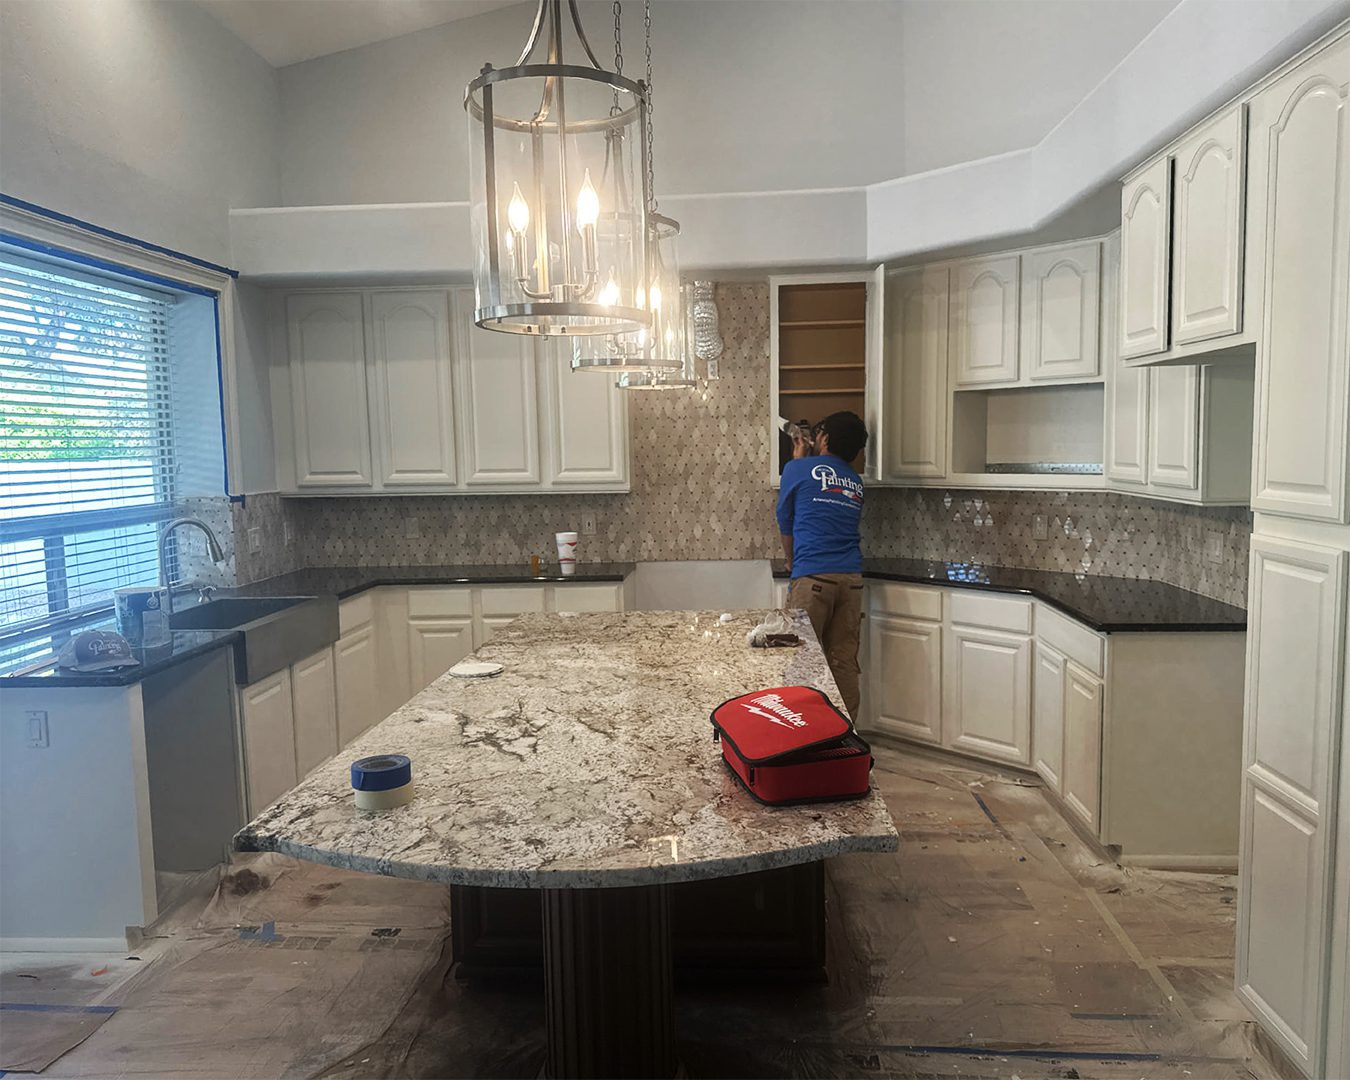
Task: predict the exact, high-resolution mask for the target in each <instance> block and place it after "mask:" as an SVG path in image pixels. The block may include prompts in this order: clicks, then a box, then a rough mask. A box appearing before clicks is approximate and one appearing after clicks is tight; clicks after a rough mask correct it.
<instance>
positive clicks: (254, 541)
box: [248, 525, 262, 554]
mask: <svg viewBox="0 0 1350 1080" xmlns="http://www.w3.org/2000/svg"><path fill="white" fill-rule="evenodd" d="M248 549H249V551H251V552H253V553H255V554H256V553H257V552H259V551H261V550H262V529H261V528H259V527H258V526H257V525H254V526H253V528H251V529H249V531H248Z"/></svg>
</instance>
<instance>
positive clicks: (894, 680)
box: [870, 610, 942, 743]
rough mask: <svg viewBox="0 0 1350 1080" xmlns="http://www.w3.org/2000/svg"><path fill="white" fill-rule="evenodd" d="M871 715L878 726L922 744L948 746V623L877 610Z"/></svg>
mask: <svg viewBox="0 0 1350 1080" xmlns="http://www.w3.org/2000/svg"><path fill="white" fill-rule="evenodd" d="M870 633H871V653H870V662H871V663H872V664H875V665H876V669H877V672H878V675H879V677H878V678H877V679H874V680H873V681H872V688H873V689H872V702H871V709H870V714H871V716H872V718H873V722H874V724H875V726H876V727H877V728H878V729H879V730H881V731H885V732H889V733H891V734H895V735H904V736H907V737H909V738H911V739H915V740H917V741H919V742H926V743H940V742H941V741H942V623H941V621H938V622H928V621H923V620H920V619H908V618H900V617H897V616H893V615H886V614H881V613H878V612H877V611H875V610H874V611H873V613H872V618H871V628H870Z"/></svg>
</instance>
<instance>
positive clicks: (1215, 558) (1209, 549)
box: [1205, 529, 1223, 563]
mask: <svg viewBox="0 0 1350 1080" xmlns="http://www.w3.org/2000/svg"><path fill="white" fill-rule="evenodd" d="M1205 561H1206V562H1212V563H1221V562H1223V533H1220V532H1214V531H1213V530H1212V529H1211V530H1210V531H1209V532H1207V533H1205Z"/></svg>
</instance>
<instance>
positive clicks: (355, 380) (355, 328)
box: [286, 292, 374, 490]
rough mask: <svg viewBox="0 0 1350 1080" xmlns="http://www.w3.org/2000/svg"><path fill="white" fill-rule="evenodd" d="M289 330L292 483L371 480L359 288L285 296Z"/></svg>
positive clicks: (313, 485)
mask: <svg viewBox="0 0 1350 1080" xmlns="http://www.w3.org/2000/svg"><path fill="white" fill-rule="evenodd" d="M286 330H287V342H288V345H289V349H290V373H291V378H290V400H291V415H290V418H289V419H290V421H291V422H290V424H288V425H286V426H287V427H289V428H290V430H291V432H292V434H293V439H294V448H295V482H296V486H297V487H299V488H309V489H320V490H324V489H331V488H344V487H345V488H369V487H371V486H372V484H373V483H374V470H373V468H372V464H371V455H370V412H369V409H368V407H367V399H366V339H365V329H364V320H363V317H362V313H361V294H360V293H352V292H344V293H302V294H299V295H296V296H291V297H288V298H287V300H286Z"/></svg>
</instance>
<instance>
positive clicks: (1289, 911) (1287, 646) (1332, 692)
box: [1237, 532, 1348, 1076]
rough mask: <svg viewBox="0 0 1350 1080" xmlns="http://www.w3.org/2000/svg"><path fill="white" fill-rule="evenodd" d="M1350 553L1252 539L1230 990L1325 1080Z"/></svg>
mask: <svg viewBox="0 0 1350 1080" xmlns="http://www.w3.org/2000/svg"><path fill="white" fill-rule="evenodd" d="M1347 557H1348V554H1347V552H1346V551H1344V550H1339V549H1334V548H1329V547H1322V546H1320V545H1312V544H1305V543H1301V542H1297V541H1292V540H1282V539H1276V538H1274V537H1270V536H1264V535H1261V534H1260V533H1259V532H1258V533H1257V534H1256V535H1254V536H1253V537H1252V573H1251V590H1250V595H1251V609H1250V620H1251V622H1250V628H1249V632H1248V649H1247V685H1246V714H1247V717H1246V731H1245V738H1244V747H1243V793H1242V859H1241V878H1240V884H1239V907H1238V935H1237V992H1238V996H1239V997H1241V998H1242V1000H1243V1002H1244V1004H1246V1006H1247V1007H1248V1008H1249V1009H1251V1011H1252V1012H1253V1014H1255V1015H1256V1017H1257V1018H1258V1019H1259V1020H1260V1021H1261V1023H1262V1025H1263V1026H1264V1027H1265V1028H1266V1030H1267V1031H1268V1032H1270V1034H1271V1035H1272V1036H1273V1037H1274V1038H1275V1039H1276V1041H1277V1042H1278V1043H1279V1044H1280V1046H1281V1048H1282V1049H1283V1050H1284V1051H1285V1052H1286V1053H1287V1054H1289V1055H1290V1056H1291V1057H1292V1058H1293V1059H1294V1061H1295V1062H1296V1063H1297V1064H1298V1065H1299V1066H1300V1067H1301V1068H1302V1069H1303V1070H1304V1071H1306V1072H1307V1073H1308V1074H1309V1075H1311V1076H1323V1075H1326V1074H1325V1072H1324V1071H1323V1067H1322V1066H1323V1061H1322V1057H1323V1049H1324V1043H1323V1039H1324V1025H1325V1022H1326V1013H1325V1006H1326V1001H1327V980H1328V962H1329V959H1330V924H1329V916H1330V909H1331V893H1330V882H1331V875H1332V873H1333V867H1332V863H1331V859H1332V852H1333V850H1334V849H1333V846H1332V845H1333V843H1334V832H1335V802H1334V799H1335V797H1336V789H1335V779H1336V777H1335V771H1334V767H1333V762H1334V761H1335V758H1334V756H1333V755H1334V752H1335V750H1336V747H1337V745H1338V743H1339V741H1340V740H1339V736H1340V735H1341V734H1342V733H1341V732H1340V731H1339V728H1340V722H1341V719H1340V718H1341V694H1342V692H1343V690H1342V678H1343V676H1344V674H1345V673H1344V672H1343V671H1340V670H1339V666H1340V665H1341V664H1342V663H1343V662H1344V640H1345V633H1346V562H1347ZM1341 797H1342V798H1344V797H1345V796H1344V795H1342V796H1341Z"/></svg>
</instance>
